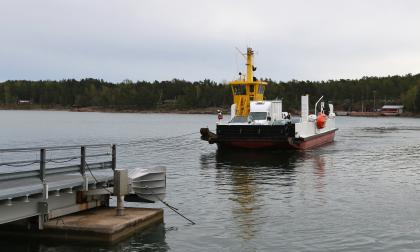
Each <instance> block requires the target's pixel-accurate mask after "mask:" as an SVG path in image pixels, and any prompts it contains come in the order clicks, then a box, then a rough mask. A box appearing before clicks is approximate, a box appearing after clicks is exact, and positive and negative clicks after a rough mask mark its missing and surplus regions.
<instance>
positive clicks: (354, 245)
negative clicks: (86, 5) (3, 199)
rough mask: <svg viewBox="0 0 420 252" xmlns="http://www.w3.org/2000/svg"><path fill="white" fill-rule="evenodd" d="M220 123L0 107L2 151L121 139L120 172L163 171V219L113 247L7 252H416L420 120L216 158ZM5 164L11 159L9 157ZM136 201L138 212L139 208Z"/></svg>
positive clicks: (54, 246) (365, 126) (26, 244)
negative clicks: (211, 138) (296, 148)
mask: <svg viewBox="0 0 420 252" xmlns="http://www.w3.org/2000/svg"><path fill="white" fill-rule="evenodd" d="M215 120H216V116H214V115H211V116H210V115H175V114H123V113H76V112H40V111H0V129H1V130H0V148H5V147H27V146H37V145H63V144H65V145H68V144H87V143H123V142H128V141H133V140H144V144H141V145H136V146H129V147H118V151H117V152H118V166H119V167H120V168H125V167H127V168H131V167H153V166H156V165H165V166H166V167H167V177H168V181H167V198H166V200H167V201H168V202H169V203H170V204H172V205H173V206H175V207H177V208H178V209H179V210H180V211H181V212H182V213H184V214H185V215H186V216H187V217H189V218H190V219H192V220H194V221H195V222H197V224H196V225H191V224H188V223H187V222H186V221H185V220H184V219H182V218H180V217H179V216H178V215H176V214H174V213H173V212H172V211H171V210H169V209H168V208H166V207H165V206H164V205H162V204H161V203H156V204H151V205H150V204H146V205H145V204H143V205H138V206H143V207H144V206H149V207H162V208H164V209H165V223H164V224H163V225H161V226H158V227H156V228H152V229H150V230H148V231H146V232H142V233H139V234H137V235H135V236H133V237H132V238H130V239H128V240H126V241H123V242H121V243H120V244H117V245H115V246H113V247H105V246H100V245H95V244H88V245H86V244H78V243H61V242H51V241H50V242H45V241H29V240H28V241H20V242H8V241H5V239H0V240H1V241H0V246H1V247H2V249H1V250H2V251H3V250H4V249H5V250H4V251H6V250H7V251H12V250H21V251H78V252H83V251H167V250H173V251H224V250H229V251H255V250H259V251H402V250H413V251H418V250H420V162H419V161H420V119H410V118H355V117H338V118H337V126H338V127H339V131H338V132H337V135H336V141H335V142H334V143H333V144H329V145H327V146H324V147H322V148H318V149H316V150H310V151H306V152H269V153H267V152H265V153H252V152H247V153H239V152H237V153H219V152H218V151H217V148H216V146H215V145H209V144H207V143H206V142H204V141H201V140H199V134H193V135H188V136H185V137H182V138H169V139H166V140H165V139H164V138H168V137H174V136H178V135H181V134H187V133H191V132H198V131H199V129H200V127H205V126H210V128H214V123H215ZM1 158H2V160H3V159H7V156H6V157H5V156H4V155H2V156H1ZM134 205H136V204H134Z"/></svg>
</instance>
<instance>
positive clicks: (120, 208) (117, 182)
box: [114, 169, 128, 216]
mask: <svg viewBox="0 0 420 252" xmlns="http://www.w3.org/2000/svg"><path fill="white" fill-rule="evenodd" d="M127 194H128V170H126V169H124V170H123V169H116V170H115V171H114V195H115V196H116V197H117V216H122V215H124V200H123V197H124V195H127Z"/></svg>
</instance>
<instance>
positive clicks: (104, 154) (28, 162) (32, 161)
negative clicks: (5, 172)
mask: <svg viewBox="0 0 420 252" xmlns="http://www.w3.org/2000/svg"><path fill="white" fill-rule="evenodd" d="M109 155H111V153H109V152H107V153H101V154H92V155H85V157H86V158H89V157H104V156H109ZM81 157H82V156H81V155H78V156H70V157H60V158H50V159H46V160H45V163H50V162H51V163H54V161H60V160H68V161H69V162H70V161H73V160H76V159H79V158H81ZM39 162H41V160H40V159H36V160H22V161H12V162H3V163H0V166H8V165H16V164H28V166H29V165H33V164H37V163H39ZM1 173H2V172H1V171H0V174H1Z"/></svg>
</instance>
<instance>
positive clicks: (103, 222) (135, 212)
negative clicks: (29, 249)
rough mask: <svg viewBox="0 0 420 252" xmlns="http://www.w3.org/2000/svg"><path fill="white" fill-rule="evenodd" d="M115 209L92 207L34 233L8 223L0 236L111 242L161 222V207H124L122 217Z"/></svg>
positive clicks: (62, 218)
mask: <svg viewBox="0 0 420 252" xmlns="http://www.w3.org/2000/svg"><path fill="white" fill-rule="evenodd" d="M115 212H116V209H115V208H109V207H100V208H93V209H90V210H86V211H82V212H78V213H74V214H70V215H66V216H62V217H58V218H55V219H51V220H49V221H48V222H46V223H44V228H43V229H42V230H39V231H36V232H34V231H32V230H22V229H21V228H19V226H13V225H7V226H6V227H7V228H3V229H0V235H8V236H13V237H19V236H25V237H29V238H37V239H38V238H42V239H54V240H63V241H80V242H96V243H103V244H114V243H117V242H119V241H122V240H124V239H126V238H128V237H130V236H132V235H133V234H135V233H136V232H139V231H141V230H144V229H146V228H149V227H152V226H155V225H158V224H160V223H163V210H162V209H156V208H125V209H124V215H123V216H116V215H115Z"/></svg>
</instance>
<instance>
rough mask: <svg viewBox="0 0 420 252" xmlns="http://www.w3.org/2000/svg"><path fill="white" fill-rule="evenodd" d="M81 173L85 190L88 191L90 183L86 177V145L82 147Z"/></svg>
mask: <svg viewBox="0 0 420 252" xmlns="http://www.w3.org/2000/svg"><path fill="white" fill-rule="evenodd" d="M80 174H82V177H83V191H87V190H88V188H89V183H88V181H87V177H86V147H85V146H82V147H80Z"/></svg>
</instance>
